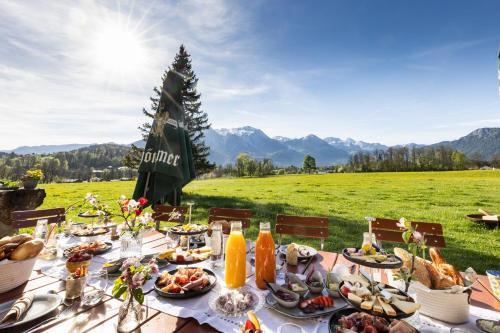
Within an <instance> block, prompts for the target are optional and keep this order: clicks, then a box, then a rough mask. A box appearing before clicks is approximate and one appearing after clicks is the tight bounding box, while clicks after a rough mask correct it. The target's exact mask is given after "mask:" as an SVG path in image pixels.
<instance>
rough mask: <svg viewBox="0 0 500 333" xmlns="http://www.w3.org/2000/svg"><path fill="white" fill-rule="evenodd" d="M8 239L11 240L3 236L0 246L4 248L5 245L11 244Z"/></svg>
mask: <svg viewBox="0 0 500 333" xmlns="http://www.w3.org/2000/svg"><path fill="white" fill-rule="evenodd" d="M10 239H11V237H10V236H5V237H3V238H2V239H0V246H4V245H5V244H9V243H11V241H10Z"/></svg>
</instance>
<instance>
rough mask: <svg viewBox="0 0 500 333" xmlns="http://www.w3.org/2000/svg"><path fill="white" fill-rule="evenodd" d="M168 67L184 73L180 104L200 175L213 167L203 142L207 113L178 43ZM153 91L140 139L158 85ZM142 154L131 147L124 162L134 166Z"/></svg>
mask: <svg viewBox="0 0 500 333" xmlns="http://www.w3.org/2000/svg"><path fill="white" fill-rule="evenodd" d="M168 70H175V71H177V72H179V73H181V74H182V75H183V76H184V86H183V87H182V106H183V107H184V118H185V126H186V129H187V131H188V133H189V138H190V139H191V143H192V151H193V160H194V166H195V169H196V173H197V174H199V175H200V174H204V173H208V172H210V171H212V170H213V169H214V167H215V165H214V164H212V163H210V161H209V160H208V156H209V154H210V148H209V147H208V146H206V145H205V141H204V138H205V134H204V131H205V130H207V129H209V128H210V123H209V122H208V115H207V113H206V112H204V111H203V110H202V109H201V102H200V94H199V93H198V91H197V90H196V86H197V84H198V78H197V77H196V74H195V73H194V71H193V69H192V65H191V56H190V54H189V53H187V51H186V48H185V47H184V45H181V46H180V48H179V52H178V53H177V54H176V56H175V58H174V62H173V63H172V66H171V67H169V69H168ZM168 70H166V71H165V72H164V73H163V75H162V82H163V81H164V80H165V78H166V76H167V73H168ZM153 90H154V94H153V96H152V97H150V100H151V106H150V108H149V110H147V109H146V108H143V109H142V112H143V114H144V115H145V116H146V117H147V118H148V120H149V119H151V121H146V122H145V123H144V124H142V125H141V126H139V129H140V130H141V132H142V136H143V138H144V140H147V137H148V135H149V131H150V129H151V122H152V119H153V118H154V115H155V113H156V112H157V111H158V104H159V101H160V97H161V88H158V87H155V88H153ZM141 155H142V149H141V148H139V147H136V146H134V145H133V146H132V149H131V150H130V153H129V154H128V155H127V156H126V157H125V158H124V161H123V162H124V164H125V165H126V166H129V167H135V168H137V167H138V165H139V162H140V158H141Z"/></svg>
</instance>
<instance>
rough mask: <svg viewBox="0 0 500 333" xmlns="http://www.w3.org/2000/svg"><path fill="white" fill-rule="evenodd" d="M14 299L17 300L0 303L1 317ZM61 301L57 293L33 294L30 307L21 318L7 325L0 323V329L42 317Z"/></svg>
mask: <svg viewBox="0 0 500 333" xmlns="http://www.w3.org/2000/svg"><path fill="white" fill-rule="evenodd" d="M15 301H17V299H15V300H13V301H8V302H5V303H2V304H0V318H3V317H4V316H5V314H6V313H7V312H8V311H9V310H10V308H11V307H12V304H14V302H15ZM61 302H62V297H61V296H59V295H52V294H47V295H35V297H34V298H33V302H32V303H31V306H30V308H29V309H28V311H27V312H26V313H25V314H24V315H23V316H22V317H21V320H19V321H16V322H14V323H9V324H7V325H0V329H4V328H8V327H14V326H18V325H22V324H26V323H28V322H30V321H32V320H35V319H38V318H40V317H43V316H45V315H46V314H48V313H50V312H52V311H54V310H55V309H56V308H57V307H58V306H59V305H60V304H61Z"/></svg>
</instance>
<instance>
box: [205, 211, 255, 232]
mask: <svg viewBox="0 0 500 333" xmlns="http://www.w3.org/2000/svg"><path fill="white" fill-rule="evenodd" d="M252 216H253V212H252V210H251V209H242V208H217V207H212V208H210V211H209V215H208V224H210V223H212V222H214V221H227V222H233V221H240V222H241V226H242V228H243V231H244V230H245V229H247V228H249V227H250V222H251V218H252ZM230 231H231V230H230V227H224V226H223V232H224V233H225V234H229V232H230Z"/></svg>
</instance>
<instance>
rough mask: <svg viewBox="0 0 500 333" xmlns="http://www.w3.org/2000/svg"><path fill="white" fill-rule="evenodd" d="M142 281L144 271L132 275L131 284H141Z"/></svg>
mask: <svg viewBox="0 0 500 333" xmlns="http://www.w3.org/2000/svg"><path fill="white" fill-rule="evenodd" d="M143 283H144V273H142V272H137V273H135V274H134V276H132V284H133V285H137V286H142V285H143Z"/></svg>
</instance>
